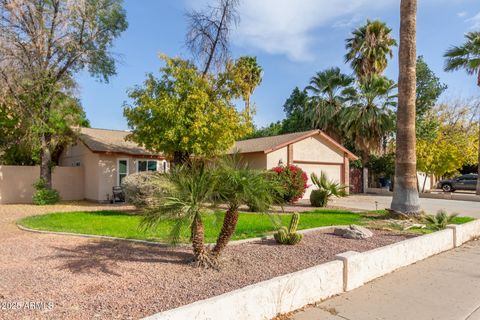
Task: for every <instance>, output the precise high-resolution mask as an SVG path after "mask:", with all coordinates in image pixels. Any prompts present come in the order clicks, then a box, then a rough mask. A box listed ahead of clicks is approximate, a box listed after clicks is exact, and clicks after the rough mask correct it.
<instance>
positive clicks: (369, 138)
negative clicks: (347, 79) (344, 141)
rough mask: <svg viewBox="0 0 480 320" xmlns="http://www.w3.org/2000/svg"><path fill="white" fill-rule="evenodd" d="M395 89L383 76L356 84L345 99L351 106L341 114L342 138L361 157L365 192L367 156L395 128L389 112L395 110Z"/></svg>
mask: <svg viewBox="0 0 480 320" xmlns="http://www.w3.org/2000/svg"><path fill="white" fill-rule="evenodd" d="M395 89H396V84H395V82H394V81H392V80H389V79H387V78H385V77H382V76H376V75H374V76H372V77H371V78H370V79H366V80H364V81H359V82H358V84H357V89H356V90H354V91H352V92H351V93H350V96H348V97H347V98H346V100H348V101H349V102H350V105H349V106H348V107H346V108H345V109H344V110H343V111H342V113H341V118H342V119H343V120H342V121H343V124H342V125H343V130H344V132H345V135H346V137H347V138H348V139H349V140H350V141H351V142H353V143H354V144H355V148H356V149H357V150H358V151H359V152H360V153H361V158H362V165H363V177H364V192H366V187H367V185H368V180H367V178H368V169H367V166H366V165H367V163H368V160H369V158H370V155H371V154H372V153H377V152H379V151H380V150H381V146H382V139H383V138H384V137H385V136H387V135H388V134H390V133H391V132H392V131H393V129H394V127H395V124H394V114H393V112H392V110H391V108H392V107H395V106H396V102H395V100H396V95H395V94H394V91H395Z"/></svg>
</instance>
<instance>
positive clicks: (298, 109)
mask: <svg viewBox="0 0 480 320" xmlns="http://www.w3.org/2000/svg"><path fill="white" fill-rule="evenodd" d="M308 105H309V97H308V94H307V91H306V90H305V89H304V90H300V89H299V88H298V87H295V89H293V91H292V93H291V94H290V96H289V97H288V98H287V100H285V103H284V104H283V111H284V112H285V115H286V118H285V119H284V120H283V121H282V128H281V130H280V131H279V133H291V132H302V131H307V130H310V129H312V127H311V124H310V123H309V121H306V119H305V115H306V114H307V111H308Z"/></svg>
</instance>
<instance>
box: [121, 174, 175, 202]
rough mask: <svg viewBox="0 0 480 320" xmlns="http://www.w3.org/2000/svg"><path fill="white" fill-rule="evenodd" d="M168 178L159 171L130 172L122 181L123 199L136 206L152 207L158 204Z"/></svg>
mask: <svg viewBox="0 0 480 320" xmlns="http://www.w3.org/2000/svg"><path fill="white" fill-rule="evenodd" d="M167 181H168V180H167V179H166V177H165V176H164V174H162V173H159V172H140V173H134V174H131V175H129V176H127V177H125V179H123V181H122V187H123V190H124V192H125V200H126V201H127V202H128V203H130V204H132V205H134V206H135V207H137V208H147V207H153V206H156V205H157V204H158V199H159V198H161V197H159V195H161V194H162V193H163V192H165V188H166V187H167V185H168V182H167Z"/></svg>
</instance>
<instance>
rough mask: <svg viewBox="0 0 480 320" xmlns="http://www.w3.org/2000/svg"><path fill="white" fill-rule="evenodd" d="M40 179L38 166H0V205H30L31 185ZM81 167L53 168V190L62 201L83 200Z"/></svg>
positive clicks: (32, 188) (33, 189) (32, 192)
mask: <svg viewBox="0 0 480 320" xmlns="http://www.w3.org/2000/svg"><path fill="white" fill-rule="evenodd" d="M39 177H40V167H39V166H0V204H10V203H32V196H33V194H34V192H35V188H34V187H33V184H34V183H35V182H36V181H37V180H38V178H39ZM83 177H84V172H83V168H82V167H55V168H54V169H53V174H52V184H53V188H55V189H56V190H58V191H59V193H60V197H61V198H62V200H82V199H84V183H83Z"/></svg>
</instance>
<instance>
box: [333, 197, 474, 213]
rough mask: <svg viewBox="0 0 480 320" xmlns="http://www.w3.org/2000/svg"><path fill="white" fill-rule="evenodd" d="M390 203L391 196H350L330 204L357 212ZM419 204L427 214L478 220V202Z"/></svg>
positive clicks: (382, 206) (422, 201) (421, 200)
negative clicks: (450, 215)
mask: <svg viewBox="0 0 480 320" xmlns="http://www.w3.org/2000/svg"><path fill="white" fill-rule="evenodd" d="M391 202H392V197H391V196H382V195H352V196H349V197H346V198H338V199H333V200H332V201H331V202H330V204H331V205H333V206H339V207H346V208H352V209H358V210H376V209H378V210H380V209H385V208H389V207H390V203H391ZM420 204H421V206H422V209H423V210H425V211H426V212H427V213H437V211H438V210H445V211H447V212H448V213H458V214H459V215H461V216H470V217H475V218H480V202H476V201H459V200H444V199H428V198H421V199H420Z"/></svg>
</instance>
